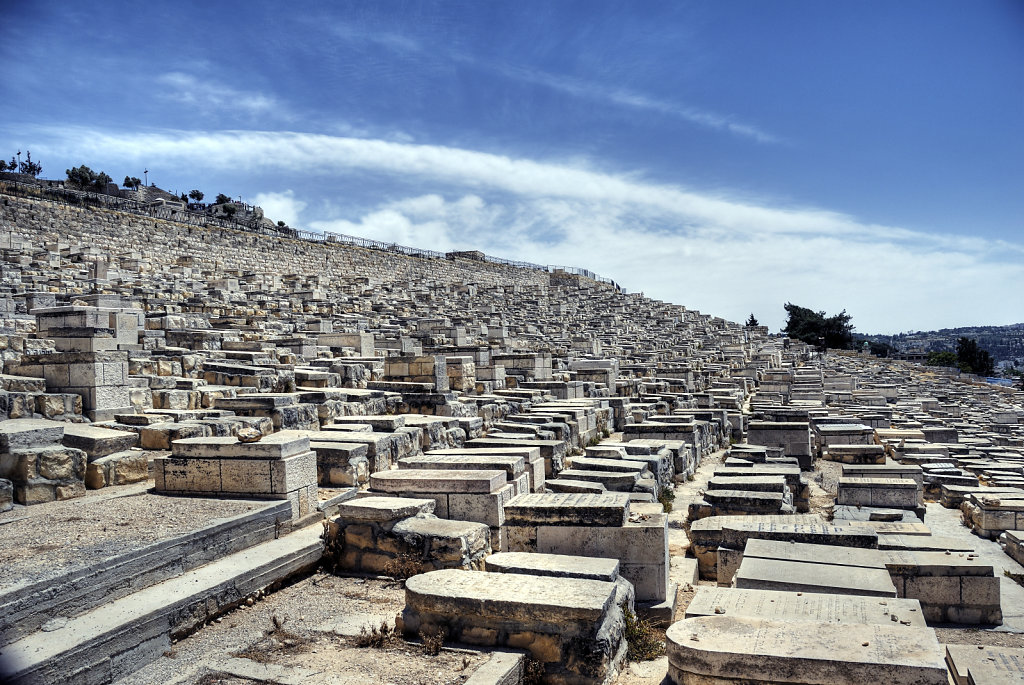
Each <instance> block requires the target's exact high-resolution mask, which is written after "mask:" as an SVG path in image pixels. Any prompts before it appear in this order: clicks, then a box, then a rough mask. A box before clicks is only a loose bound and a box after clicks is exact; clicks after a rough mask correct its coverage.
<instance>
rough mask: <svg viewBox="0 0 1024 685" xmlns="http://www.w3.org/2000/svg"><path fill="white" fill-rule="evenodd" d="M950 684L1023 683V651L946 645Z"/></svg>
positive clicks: (1011, 648) (987, 684)
mask: <svg viewBox="0 0 1024 685" xmlns="http://www.w3.org/2000/svg"><path fill="white" fill-rule="evenodd" d="M946 665H947V666H949V677H950V679H951V680H952V685H969V684H972V683H973V684H974V685H1017V684H1018V683H1024V649H1021V648H1019V647H1018V648H1014V647H995V646H986V645H946Z"/></svg>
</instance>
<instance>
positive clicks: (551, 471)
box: [465, 438, 565, 478]
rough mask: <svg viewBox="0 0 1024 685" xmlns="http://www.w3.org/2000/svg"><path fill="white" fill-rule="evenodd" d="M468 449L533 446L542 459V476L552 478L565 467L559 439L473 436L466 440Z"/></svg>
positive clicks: (562, 445)
mask: <svg viewBox="0 0 1024 685" xmlns="http://www.w3.org/2000/svg"><path fill="white" fill-rule="evenodd" d="M465 446H466V447H467V448H469V449H481V448H483V449H492V448H495V447H497V448H502V447H534V448H538V449H540V455H541V457H542V458H543V459H544V477H545V478H554V477H555V476H557V475H558V472H559V471H561V470H562V469H563V468H565V443H564V442H562V441H561V440H529V439H521V440H520V439H506V438H475V439H473V440H467V441H466V445H465Z"/></svg>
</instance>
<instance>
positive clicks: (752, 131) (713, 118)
mask: <svg viewBox="0 0 1024 685" xmlns="http://www.w3.org/2000/svg"><path fill="white" fill-rule="evenodd" d="M492 68H493V69H495V70H496V71H500V72H501V73H502V74H503V75H505V76H507V77H509V78H513V79H517V80H520V81H525V82H528V83H533V84H536V85H541V86H544V87H547V88H551V89H552V90H557V91H560V92H562V93H568V94H569V95H572V96H574V97H578V98H584V99H588V100H596V101H599V102H607V103H611V104H615V105H619V106H622V107H628V108H631V109H639V110H646V111H650V112H657V113H659V114H664V115H667V116H671V117H675V118H677V119H682V120H683V121H687V122H689V123H691V124H696V125H697V126H701V127H704V128H708V129H714V130H718V131H724V132H726V133H731V134H733V135H737V136H741V137H743V138H749V139H751V140H754V141H757V142H758V143H781V142H783V140H782V139H781V138H779V137H778V136H775V135H773V134H771V133H768V132H766V131H763V130H762V129H760V128H759V127H757V126H754V125H753V124H747V123H744V122H741V121H738V120H737V119H736V117H734V116H731V115H724V114H719V113H717V112H713V111H710V110H707V109H702V108H700V107H693V106H690V105H685V104H681V103H675V102H668V101H665V100H660V99H657V98H653V97H650V96H647V95H644V94H642V93H637V92H634V91H630V90H627V89H622V88H610V87H608V86H604V85H601V84H598V83H593V82H586V81H582V80H578V79H572V78H567V77H565V76H557V75H555V74H549V73H546V72H543V71H537V70H532V69H521V68H516V67H497V66H495V67H492Z"/></svg>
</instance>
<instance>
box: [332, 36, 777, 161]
mask: <svg viewBox="0 0 1024 685" xmlns="http://www.w3.org/2000/svg"><path fill="white" fill-rule="evenodd" d="M326 30H327V31H328V32H329V33H330V34H331V35H333V36H334V37H336V38H340V39H342V40H345V41H350V42H355V43H371V44H374V45H378V46H380V47H383V48H385V49H387V50H389V51H391V52H395V53H399V54H402V55H406V56H409V55H411V56H423V55H426V54H428V53H429V55H430V57H431V58H432V59H433V58H442V59H447V60H449V61H451V62H455V63H458V64H462V65H466V66H469V67H471V68H473V69H479V70H481V71H487V72H491V73H495V74H499V75H501V76H503V77H504V78H507V79H509V80H512V81H518V82H521V83H529V84H532V85H535V86H541V87H544V88H549V89H551V90H555V91H558V92H560V93H564V94H566V95H571V96H572V97H575V98H579V99H584V100H591V101H597V102H603V103H605V104H609V105H616V106H619V107H624V108H628V109H633V110H643V111H648V112H656V113H658V114H662V115H665V116H669V117H674V118H676V119H680V120H682V121H685V122H688V123H690V124H694V125H696V126H700V127H702V128H706V129H710V130H715V131H721V132H724V133H729V134H732V135H735V136H739V137H742V138H748V139H750V140H753V141H756V142H758V143H782V142H784V141H783V139H782V138H780V137H779V136H776V135H774V134H771V133H769V132H767V131H764V130H763V129H761V128H760V127H758V126H755V125H754V124H750V123H746V122H743V121H740V120H739V119H738V118H737V117H735V116H733V115H728V114H722V113H719V112H715V111H712V110H709V109H706V108H702V107H698V106H694V105H690V104H685V103H681V102H672V101H667V100H663V99H659V98H655V97H651V96H649V95H645V94H643V93H639V92H636V91H632V90H629V89H626V88H618V87H613V86H608V85H605V84H601V83H598V82H595V81H592V80H585V79H579V78H572V77H569V76H565V75H559V74H552V73H549V72H545V71H541V70H538V69H531V68H527V67H522V66H518V65H514V64H505V63H499V62H490V61H487V60H484V59H481V58H480V56H479V55H470V54H465V53H462V52H459V51H457V50H450V49H441V50H438V49H435V48H430V49H428V48H427V47H426V46H424V45H423V44H422V43H421V42H420V41H418V40H416V39H414V38H411V37H409V36H406V35H403V34H400V33H394V32H389V31H374V30H362V29H359V28H357V27H355V26H353V25H351V24H346V23H335V24H332V25H330V26H328V27H327V28H326Z"/></svg>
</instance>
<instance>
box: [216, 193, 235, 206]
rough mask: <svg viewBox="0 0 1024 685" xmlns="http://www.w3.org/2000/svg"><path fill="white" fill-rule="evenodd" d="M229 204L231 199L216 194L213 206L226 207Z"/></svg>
mask: <svg viewBox="0 0 1024 685" xmlns="http://www.w3.org/2000/svg"><path fill="white" fill-rule="evenodd" d="M229 202H231V198H230V197H228V196H227V195H225V194H224V193H218V194H217V199H216V200H215V201H214V204H218V205H226V204H227V203H229Z"/></svg>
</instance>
